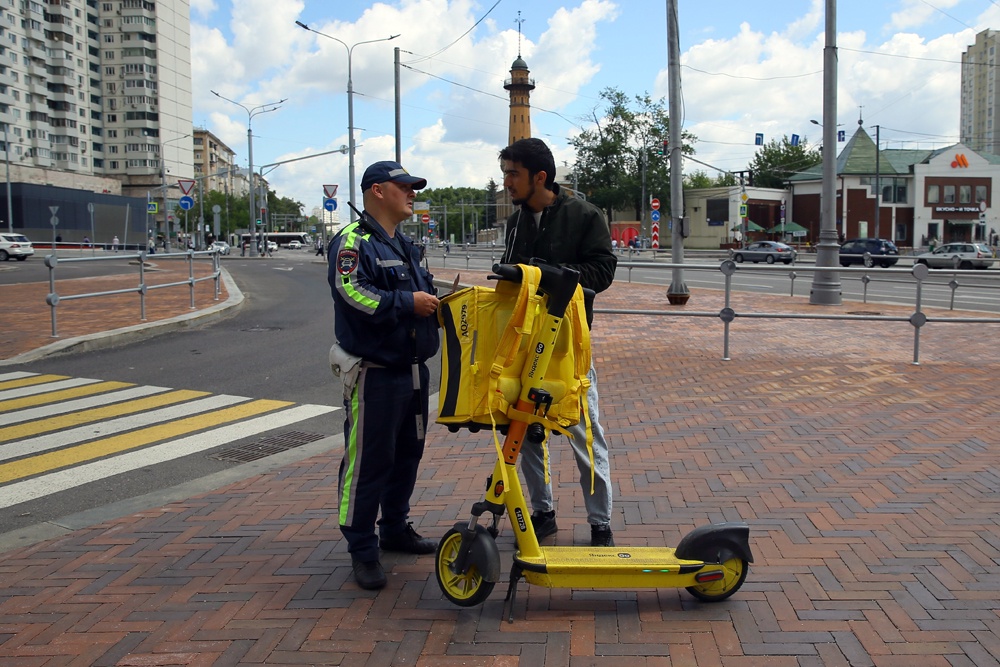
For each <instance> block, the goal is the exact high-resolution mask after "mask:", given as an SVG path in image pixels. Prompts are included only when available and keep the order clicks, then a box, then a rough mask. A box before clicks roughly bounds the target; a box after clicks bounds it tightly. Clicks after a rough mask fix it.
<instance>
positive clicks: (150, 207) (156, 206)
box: [146, 201, 160, 213]
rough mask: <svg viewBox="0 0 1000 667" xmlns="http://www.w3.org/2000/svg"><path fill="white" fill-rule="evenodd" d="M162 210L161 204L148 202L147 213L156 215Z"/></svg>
mask: <svg viewBox="0 0 1000 667" xmlns="http://www.w3.org/2000/svg"><path fill="white" fill-rule="evenodd" d="M159 210H160V207H159V202H155V201H148V202H146V213H156V212H158V211H159Z"/></svg>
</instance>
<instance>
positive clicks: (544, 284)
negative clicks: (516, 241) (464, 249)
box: [491, 259, 586, 317]
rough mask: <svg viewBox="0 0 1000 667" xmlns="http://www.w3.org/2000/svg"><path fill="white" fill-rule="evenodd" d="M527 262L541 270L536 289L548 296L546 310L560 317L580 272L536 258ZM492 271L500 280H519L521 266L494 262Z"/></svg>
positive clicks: (571, 294)
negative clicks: (545, 262)
mask: <svg viewBox="0 0 1000 667" xmlns="http://www.w3.org/2000/svg"><path fill="white" fill-rule="evenodd" d="M529 263H530V264H531V265H532V266H537V267H538V268H539V269H541V271H542V277H541V280H540V281H539V284H538V290H539V291H540V292H542V293H543V294H545V295H546V296H548V306H547V308H546V310H547V311H548V312H549V313H550V314H551V315H555V316H556V317H562V316H563V315H565V313H566V307H567V306H568V305H569V302H570V301H571V300H572V298H573V294H574V293H575V292H576V286H577V285H578V284H579V283H580V272H579V271H577V270H576V269H571V268H569V267H566V266H555V265H553V264H544V263H542V262H539V261H538V260H537V259H532V260H531V261H530V262H529ZM493 273H495V274H496V276H497V277H498V278H499V279H500V280H510V281H512V282H521V267H520V266H518V265H517V264H494V265H493ZM491 278H492V276H491ZM585 291H586V290H585Z"/></svg>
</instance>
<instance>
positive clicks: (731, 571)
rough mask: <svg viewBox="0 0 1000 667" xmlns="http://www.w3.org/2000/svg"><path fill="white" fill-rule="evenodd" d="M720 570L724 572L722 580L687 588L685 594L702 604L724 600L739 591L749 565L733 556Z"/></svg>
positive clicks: (745, 578)
mask: <svg viewBox="0 0 1000 667" xmlns="http://www.w3.org/2000/svg"><path fill="white" fill-rule="evenodd" d="M722 569H723V570H724V571H725V576H724V577H723V578H722V579H720V580H718V581H710V582H706V583H704V584H698V585H697V586H688V588H687V592H688V593H690V594H691V595H693V596H695V597H696V598H698V599H699V600H701V601H702V602H719V601H721V600H725V599H726V598H728V597H729V596H730V595H732V594H733V593H735V592H736V591H738V590H740V586H742V585H743V582H744V581H746V580H747V573H748V572H749V571H750V563H748V562H747V561H746V560H744V559H742V558H739V557H738V556H734V557H732V558H730V559H729V560H727V561H725V562H724V563H722Z"/></svg>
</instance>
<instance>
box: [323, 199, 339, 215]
mask: <svg viewBox="0 0 1000 667" xmlns="http://www.w3.org/2000/svg"><path fill="white" fill-rule="evenodd" d="M323 208H325V209H326V210H327V211H330V212H331V213H332V212H333V211H336V210H337V200H336V199H334V198H333V197H327V198H326V199H324V200H323Z"/></svg>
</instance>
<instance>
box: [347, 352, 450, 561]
mask: <svg viewBox="0 0 1000 667" xmlns="http://www.w3.org/2000/svg"><path fill="white" fill-rule="evenodd" d="M419 373H420V389H419V391H415V390H414V388H413V371H412V368H411V367H409V366H407V367H406V368H402V369H397V368H381V367H377V366H369V365H367V364H364V365H363V366H362V368H361V372H360V374H359V376H358V381H357V384H356V385H355V387H354V391H353V392H351V395H350V398H349V399H347V398H345V400H344V408H345V410H346V412H347V418H346V419H345V422H344V458H343V460H342V461H341V462H340V508H339V519H340V530H341V532H342V533H343V534H344V538H345V539H346V540H347V550H348V551H349V552H350V553H351V555H352V556H353V557H355V558H357V559H359V560H362V561H373V560H378V557H379V549H378V537H376V535H375V522H376V519H378V514H379V510H381V513H382V518H381V519H379V520H378V526H379V532H380V534H381V535H382V536H383V537H388V536H391V535H395V534H397V533H399V532H401V531H404V530H406V527H407V519H408V518H409V514H410V495H411V494H412V493H413V487H414V485H415V484H416V481H417V467H418V466H419V465H420V459H421V457H422V456H423V453H424V437H423V433H420V434H419V436H418V433H417V415H418V414H419V415H420V416H421V419H422V421H421V423H422V424H424V425H426V424H427V402H428V399H429V394H428V385H429V384H430V373H429V371H428V370H427V366H426V365H425V364H423V363H421V364H419Z"/></svg>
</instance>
